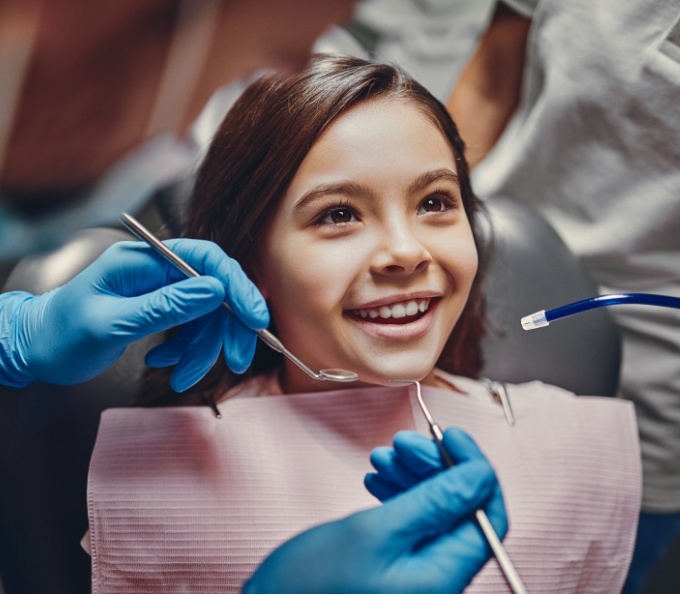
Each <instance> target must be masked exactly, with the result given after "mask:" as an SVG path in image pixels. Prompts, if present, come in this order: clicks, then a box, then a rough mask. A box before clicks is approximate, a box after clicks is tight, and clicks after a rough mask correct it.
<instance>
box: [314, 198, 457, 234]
mask: <svg viewBox="0 0 680 594" xmlns="http://www.w3.org/2000/svg"><path fill="white" fill-rule="evenodd" d="M432 199H435V200H439V201H440V202H441V206H442V208H441V210H438V211H434V212H429V213H425V214H438V213H441V212H446V211H448V210H454V209H457V208H458V199H457V197H456V196H454V195H453V194H451V192H449V191H448V190H434V191H432V192H430V193H429V194H428V195H427V197H426V198H424V199H423V200H422V201H421V202H420V204H419V205H418V210H420V208H421V207H422V206H423V205H424V204H425V202H427V201H428V200H432ZM343 210H346V211H349V212H350V213H351V215H352V216H353V217H354V218H358V215H357V212H356V210H355V209H354V207H353V206H352V204H351V203H350V202H349V201H347V200H343V201H341V202H338V203H336V204H333V205H332V206H329V207H328V208H325V209H324V210H323V212H321V214H320V215H319V216H318V217H316V218H315V219H314V221H313V222H312V225H313V226H315V227H320V226H322V225H346V224H349V223H352V222H354V221H347V222H342V223H333V222H325V220H326V219H327V218H328V217H329V216H331V215H332V214H333V213H336V212H340V211H343Z"/></svg>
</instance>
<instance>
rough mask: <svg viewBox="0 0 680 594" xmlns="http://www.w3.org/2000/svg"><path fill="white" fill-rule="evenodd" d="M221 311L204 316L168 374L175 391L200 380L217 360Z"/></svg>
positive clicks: (219, 347) (187, 387) (220, 333)
mask: <svg viewBox="0 0 680 594" xmlns="http://www.w3.org/2000/svg"><path fill="white" fill-rule="evenodd" d="M221 316H222V313H221V312H215V314H213V315H210V316H206V317H205V318H204V319H203V321H204V322H205V323H204V324H202V326H201V327H200V328H199V330H198V332H197V333H196V334H195V335H194V338H193V340H192V341H191V342H190V343H189V344H188V345H187V346H186V348H185V349H184V351H183V352H182V354H181V355H180V358H179V361H178V362H177V365H176V366H175V369H174V370H173V372H172V375H171V376H170V386H171V387H172V389H173V390H175V392H184V391H185V390H187V389H189V388H190V387H191V386H193V385H194V384H196V383H197V382H198V381H199V380H201V379H202V378H203V377H204V376H205V375H206V373H208V371H210V369H211V368H212V366H213V365H214V364H215V361H217V357H219V355H220V350H221V349H222V324H221V323H220V318H221Z"/></svg>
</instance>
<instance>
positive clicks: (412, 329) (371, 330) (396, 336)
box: [345, 299, 439, 342]
mask: <svg viewBox="0 0 680 594" xmlns="http://www.w3.org/2000/svg"><path fill="white" fill-rule="evenodd" d="M438 306H439V300H434V299H433V300H432V301H430V307H429V308H428V310H427V312H425V315H424V316H423V317H422V318H418V319H417V320H415V321H413V322H409V323H408V324H386V323H384V322H383V323H380V324H376V323H374V322H371V321H370V320H369V319H364V318H357V317H355V316H353V315H346V316H345V317H346V318H347V319H348V320H349V321H351V322H352V323H354V324H356V325H357V326H358V327H359V328H361V330H362V331H363V332H365V333H366V334H368V335H369V336H371V337H372V338H377V339H380V340H390V341H394V342H407V341H409V340H416V339H418V338H421V337H422V336H424V335H425V334H427V333H428V332H429V330H430V329H431V328H432V325H433V324H434V314H435V312H436V311H437V307H438Z"/></svg>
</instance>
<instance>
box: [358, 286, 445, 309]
mask: <svg viewBox="0 0 680 594" xmlns="http://www.w3.org/2000/svg"><path fill="white" fill-rule="evenodd" d="M437 297H441V292H440V291H415V292H413V293H404V294H402V295H390V296H388V297H381V298H380V299H374V300H373V301H367V302H366V303H361V304H359V305H355V306H353V307H350V308H347V309H349V310H354V309H375V308H378V307H382V306H383V305H394V304H396V303H403V302H404V301H413V300H414V299H435V298H437Z"/></svg>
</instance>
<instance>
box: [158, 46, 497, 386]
mask: <svg viewBox="0 0 680 594" xmlns="http://www.w3.org/2000/svg"><path fill="white" fill-rule="evenodd" d="M387 98H398V99H405V100H408V101H410V102H411V103H412V104H414V105H415V106H416V107H417V108H418V109H420V110H421V111H422V113H423V114H424V115H425V116H426V117H427V118H429V119H430V120H431V121H432V122H433V123H434V124H435V125H437V126H438V128H439V129H440V130H441V132H442V134H443V135H444V137H445V138H446V139H447V141H448V142H449V144H450V145H451V149H452V150H453V153H454V157H455V161H456V167H457V174H458V177H459V179H460V191H461V196H462V201H463V206H464V209H465V212H466V214H467V216H468V219H469V220H470V224H471V226H472V229H473V233H474V235H475V242H476V243H477V248H478V250H477V251H478V252H479V253H480V255H481V254H483V251H482V250H480V249H479V248H480V246H479V240H478V233H477V232H476V230H475V227H476V225H475V221H476V218H477V216H478V214H479V212H480V210H481V203H480V201H479V200H478V199H477V198H476V196H475V195H474V194H473V192H472V188H471V185H470V176H469V170H468V165H467V162H466V160H465V157H464V154H463V151H464V145H463V142H462V140H461V139H460V136H459V134H458V130H457V128H456V126H455V124H454V123H453V121H452V120H451V117H450V116H449V114H448V112H447V111H446V108H445V107H444V106H443V105H442V104H441V102H439V101H438V100H437V99H435V98H434V97H433V96H432V95H431V94H430V93H429V92H428V91H427V90H426V89H425V88H424V87H423V86H421V85H420V84H418V83H417V82H416V81H414V80H413V79H412V78H410V77H409V76H407V75H406V74H404V73H403V72H402V71H401V70H399V69H398V68H395V67H394V66H391V65H388V64H377V63H372V62H368V61H365V60H361V59H358V58H352V57H345V56H329V55H318V56H313V57H312V58H311V61H310V63H309V65H308V67H307V68H306V69H305V70H303V71H302V72H299V73H295V74H284V73H272V74H267V75H265V76H263V77H261V78H259V79H258V80H257V81H255V82H254V83H253V84H251V85H250V86H249V87H248V88H247V89H246V90H245V92H244V93H243V94H242V96H241V97H240V98H239V100H238V101H237V102H236V103H235V104H234V106H233V107H232V108H231V110H230V111H229V113H228V114H227V116H226V117H225V119H224V121H223V122H222V125H221V126H220V128H219V130H218V131H217V133H216V134H215V137H214V139H213V141H212V144H211V146H210V148H209V150H208V152H207V154H206V156H205V159H204V161H203V163H202V165H201V167H200V169H199V171H198V175H197V179H196V183H195V187H194V190H193V194H192V197H191V202H190V205H189V211H188V214H187V226H186V231H185V233H184V235H185V236H186V237H193V238H198V239H208V240H211V241H214V242H215V243H217V244H218V245H219V246H220V247H221V248H222V249H223V250H224V251H225V252H226V253H227V254H229V256H231V257H232V258H234V259H235V260H237V261H238V262H240V264H241V266H242V267H243V269H244V271H245V272H246V273H247V274H249V276H251V277H252V271H253V268H252V267H253V265H254V262H253V260H254V258H253V255H254V252H255V246H256V244H257V242H258V239H259V238H260V237H261V236H262V234H263V233H264V232H265V229H266V227H267V225H268V223H269V221H270V217H271V215H272V214H273V213H274V211H275V210H276V207H277V205H278V203H279V201H280V200H281V199H282V198H283V196H284V195H285V192H286V190H287V188H288V186H289V184H290V183H291V181H292V179H293V177H294V175H295V173H296V172H297V170H298V168H299V167H300V165H301V164H302V161H303V160H304V158H305V157H306V156H307V153H308V152H309V150H310V149H311V147H312V146H313V145H314V143H315V142H316V140H317V139H318V138H319V137H320V136H321V134H322V133H323V132H324V131H325V130H326V129H327V128H328V127H329V126H330V125H331V124H332V123H333V122H334V121H335V120H336V119H337V118H338V117H339V116H340V115H342V114H343V113H345V112H346V111H347V110H349V109H350V108H352V107H353V106H355V105H357V104H359V103H362V102H365V101H375V100H379V99H387ZM482 269H483V263H482V262H481V261H480V272H478V274H477V277H476V278H475V281H474V283H473V286H472V289H471V293H470V297H469V299H468V302H467V304H466V306H465V308H464V310H463V313H462V314H461V318H460V320H459V321H458V323H457V324H456V327H455V328H454V330H453V332H452V334H451V336H450V338H449V340H448V342H447V344H446V346H445V348H444V351H443V353H442V355H441V358H440V360H439V362H438V365H440V366H441V367H442V368H443V369H445V370H447V371H450V372H452V373H456V374H459V375H466V376H469V377H476V376H477V375H478V373H479V371H480V369H481V364H482V360H481V354H480V340H481V337H482V333H483V328H484V320H483V317H484V316H483V303H482V294H481V289H480V283H481V276H482V274H481V270H482ZM274 331H275V329H274ZM280 364H281V360H280V355H279V354H278V353H275V352H274V351H272V350H271V349H269V348H268V347H266V346H265V345H263V344H258V347H257V352H256V354H255V359H254V361H253V364H252V366H251V367H250V369H249V371H248V372H247V373H246V374H244V375H243V376H237V375H234V374H232V373H231V372H229V370H228V369H227V368H226V365H225V364H224V363H223V362H222V361H221V360H220V363H219V364H217V365H216V366H215V367H214V368H213V370H212V371H211V372H210V374H208V376H207V377H206V378H205V379H204V380H202V381H201V382H199V384H198V385H197V386H196V387H195V388H194V392H195V393H200V394H203V395H206V394H211V393H212V395H214V392H215V391H216V390H217V389H220V390H224V389H228V388H229V387H231V386H233V385H235V384H237V383H239V382H240V381H242V380H243V379H244V378H246V377H250V376H252V375H256V374H259V373H262V372H264V371H267V370H270V369H273V368H275V367H277V366H279V365H280ZM149 375H150V376H153V375H155V374H149ZM164 375H165V380H164V382H163V381H161V380H159V379H158V378H155V379H153V381H150V382H149V383H148V384H147V385H146V386H145V391H146V392H151V393H150V394H149V395H150V396H153V395H154V394H156V395H157V394H159V393H162V392H163V391H165V392H169V391H170V388H169V385H168V381H167V378H168V377H169V372H167V371H166V372H165V374H164ZM149 379H150V380H151V377H150V378H149ZM159 382H160V383H159Z"/></svg>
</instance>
